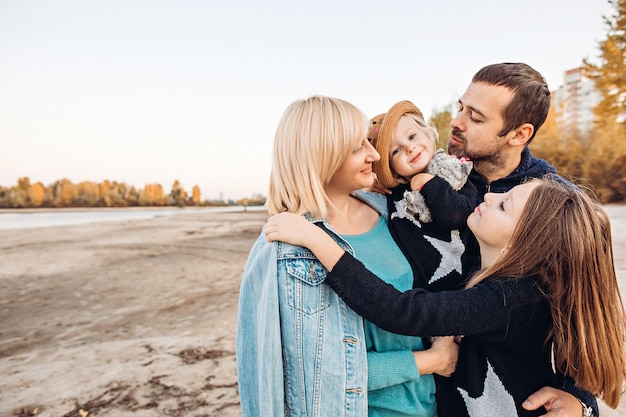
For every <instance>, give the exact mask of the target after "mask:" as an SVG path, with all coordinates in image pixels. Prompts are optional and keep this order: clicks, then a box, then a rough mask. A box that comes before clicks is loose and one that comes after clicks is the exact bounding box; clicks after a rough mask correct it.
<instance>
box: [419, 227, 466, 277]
mask: <svg viewBox="0 0 626 417" xmlns="http://www.w3.org/2000/svg"><path fill="white" fill-rule="evenodd" d="M424 238H425V239H426V240H428V241H429V242H430V244H431V245H433V247H434V248H435V249H437V251H439V253H440V254H441V262H440V263H439V267H437V270H436V271H435V273H434V274H433V276H432V277H430V280H429V281H428V283H429V284H432V283H433V282H435V281H437V280H438V279H439V278H443V277H445V276H446V275H448V274H449V273H450V272H452V271H457V272H458V273H459V274H462V273H463V265H462V264H461V255H463V252H465V245H463V242H462V241H461V234H460V233H459V231H458V230H453V231H452V232H451V233H450V242H446V241H445V240H439V239H436V238H434V237H432V236H424Z"/></svg>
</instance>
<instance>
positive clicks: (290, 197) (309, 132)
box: [267, 96, 368, 217]
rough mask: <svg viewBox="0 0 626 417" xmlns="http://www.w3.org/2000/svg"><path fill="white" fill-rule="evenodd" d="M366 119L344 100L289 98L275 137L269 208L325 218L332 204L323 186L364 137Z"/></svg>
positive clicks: (359, 111) (321, 97)
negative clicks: (289, 100)
mask: <svg viewBox="0 0 626 417" xmlns="http://www.w3.org/2000/svg"><path fill="white" fill-rule="evenodd" d="M367 127H368V119H367V117H366V116H365V114H363V112H362V111H361V110H359V109H358V108H356V107H355V106H354V105H352V104H350V103H348V102H347V101H344V100H341V99H337V98H332V97H325V96H311V97H309V98H307V99H306V100H298V101H295V102H293V103H292V104H291V105H290V106H289V107H288V108H287V110H285V113H284V114H283V117H282V118H281V120H280V122H279V124H278V128H277V129H276V135H275V137H274V153H273V162H272V171H271V174H270V185H269V193H268V197H267V206H268V209H269V212H270V214H276V213H280V212H284V211H288V212H292V213H296V214H304V213H310V214H311V215H312V216H314V217H326V215H327V213H328V207H329V205H330V204H331V203H330V200H329V198H328V196H327V195H326V191H325V189H324V186H325V185H326V184H327V183H328V181H330V179H331V178H332V176H333V175H334V174H335V172H336V171H337V169H339V167H341V165H342V164H343V162H344V161H345V160H346V158H347V157H348V156H349V155H350V154H351V153H352V152H353V151H354V150H355V149H356V148H357V147H358V146H359V145H361V144H362V143H363V141H364V140H365V139H366V133H367Z"/></svg>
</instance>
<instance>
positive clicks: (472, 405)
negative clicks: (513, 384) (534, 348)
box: [457, 361, 517, 417]
mask: <svg viewBox="0 0 626 417" xmlns="http://www.w3.org/2000/svg"><path fill="white" fill-rule="evenodd" d="M457 389H458V390H459V392H460V393H461V396H463V400H464V401H465V405H466V407H467V411H468V414H469V415H470V416H471V417H474V416H476V417H478V416H481V417H483V416H495V415H498V416H500V417H515V416H517V409H516V408H515V401H514V400H513V397H512V396H511V394H509V392H508V391H507V390H506V388H504V385H502V381H500V378H498V375H496V373H495V372H494V370H493V367H492V366H491V364H490V363H489V361H487V375H486V376H485V386H484V388H483V393H482V395H481V396H480V397H478V398H472V397H470V396H469V393H468V392H467V391H465V390H464V389H463V388H457Z"/></svg>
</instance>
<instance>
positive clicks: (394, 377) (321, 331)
mask: <svg viewBox="0 0 626 417" xmlns="http://www.w3.org/2000/svg"><path fill="white" fill-rule="evenodd" d="M367 129H368V119H367V118H366V116H365V115H364V114H363V113H362V112H361V111H360V110H358V109H357V108H356V107H354V106H353V105H351V104H350V103H347V102H345V101H343V100H339V99H335V98H330V97H323V96H313V97H310V98H308V99H306V100H299V101H296V102H294V103H293V104H291V105H290V106H289V107H288V108H287V110H286V111H285V113H284V115H283V118H282V119H281V121H280V123H279V125H278V129H277V132H276V135H275V140H274V155H273V165H272V172H271V177H270V187H269V194H268V198H267V205H268V208H269V212H270V214H277V213H281V212H290V213H295V214H298V215H301V214H305V215H306V218H307V221H308V222H310V224H311V225H312V227H314V228H315V229H317V230H320V231H323V233H325V234H326V235H327V236H329V238H330V239H331V241H332V242H334V243H335V242H336V244H338V245H340V246H341V247H342V248H344V249H345V250H346V251H348V252H349V253H351V254H353V255H354V256H355V257H356V258H357V259H360V260H361V261H362V262H363V263H364V264H365V265H367V267H368V268H370V269H371V270H372V271H375V273H376V274H378V275H379V276H381V277H383V279H386V280H387V282H389V283H390V284H391V285H393V286H394V288H397V289H398V290H400V291H404V290H408V289H410V288H412V285H413V271H412V270H411V267H410V265H409V263H408V261H407V260H406V258H405V257H404V255H403V254H402V252H401V251H400V249H399V248H398V246H397V245H396V244H395V242H394V240H393V238H392V237H391V235H390V233H389V229H388V227H387V206H386V200H385V197H384V196H382V195H371V196H369V197H367V198H368V200H366V201H364V200H360V199H358V198H356V197H355V196H354V195H353V193H354V191H356V190H359V189H362V188H366V187H370V186H371V185H372V184H373V181H374V178H373V175H372V164H373V163H374V162H376V161H377V160H378V159H379V154H378V153H377V152H376V150H375V149H374V148H373V147H372V145H371V144H370V143H369V141H368V140H367ZM326 274H327V270H326V269H325V268H324V266H323V265H322V263H321V262H320V261H319V260H318V259H316V257H315V256H314V255H313V253H311V251H309V250H308V249H306V248H303V247H299V246H293V245H289V244H286V243H282V242H275V243H268V242H267V241H266V239H265V234H264V233H261V235H260V236H259V238H258V240H257V241H256V243H255V244H254V246H253V247H252V249H251V251H250V255H249V258H248V262H247V265H246V268H245V270H244V273H243V278H242V284H241V291H240V298H239V312H238V327H237V372H238V381H239V393H240V399H241V406H242V410H243V414H244V416H254V417H258V416H283V415H289V416H360V417H365V416H370V417H373V416H381V417H382V416H399V415H406V416H424V417H431V416H434V415H435V413H436V403H435V385H434V381H433V377H432V375H431V374H432V373H434V372H438V373H440V374H443V375H449V374H450V373H451V372H452V371H453V370H454V365H455V363H456V358H457V353H458V347H457V345H456V344H455V343H454V340H453V338H451V337H449V338H441V339H438V340H437V341H435V343H434V344H433V347H432V348H430V349H428V350H426V351H424V350H423V344H422V339H421V338H420V337H415V336H402V335H397V334H393V333H390V332H387V331H384V330H382V329H380V328H379V327H377V326H375V325H373V324H372V323H370V322H367V321H365V322H364V321H363V319H362V318H361V317H360V316H358V315H357V314H356V313H355V312H354V311H353V310H351V309H350V308H349V307H348V306H347V305H346V304H345V303H344V302H343V301H342V300H341V299H340V298H339V297H338V296H337V294H336V293H335V292H334V291H333V290H332V289H331V288H330V287H329V286H328V285H327V284H326V283H325V278H326Z"/></svg>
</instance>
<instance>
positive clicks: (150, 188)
mask: <svg viewBox="0 0 626 417" xmlns="http://www.w3.org/2000/svg"><path fill="white" fill-rule="evenodd" d="M264 203H265V199H264V198H262V197H260V196H257V197H253V198H243V199H240V200H236V201H235V200H230V201H220V200H204V201H203V200H202V199H201V192H200V187H198V186H197V185H194V186H193V187H192V189H191V192H190V193H187V192H186V191H185V189H184V188H183V187H182V186H181V184H180V182H179V181H178V180H176V181H174V183H173V184H172V187H171V191H170V193H169V194H165V193H164V191H163V187H162V186H161V184H147V185H146V186H145V187H144V188H140V189H138V188H135V187H134V186H132V185H128V184H126V183H124V182H117V181H109V180H105V181H103V182H101V183H96V182H91V181H83V182H79V183H77V184H74V183H72V181H70V180H68V179H61V180H58V181H55V182H54V183H52V184H49V185H44V184H42V183H41V182H35V183H31V181H30V179H29V178H28V177H22V178H19V179H18V180H17V184H16V185H14V186H10V187H3V186H0V208H39V207H41V208H58V207H135V206H139V207H151V206H178V207H186V206H217V205H245V206H251V205H262V204H264Z"/></svg>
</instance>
